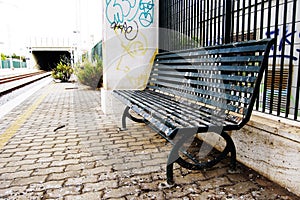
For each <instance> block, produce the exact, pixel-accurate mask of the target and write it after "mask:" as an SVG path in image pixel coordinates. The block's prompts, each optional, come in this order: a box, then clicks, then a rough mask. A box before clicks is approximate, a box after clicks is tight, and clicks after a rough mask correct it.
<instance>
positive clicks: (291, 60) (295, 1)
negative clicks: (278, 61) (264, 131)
mask: <svg viewBox="0 0 300 200" xmlns="http://www.w3.org/2000/svg"><path fill="white" fill-rule="evenodd" d="M296 14H297V0H294V4H293V12H292V32H291V33H292V35H291V41H295V34H294V33H295V31H296V30H295V29H296ZM289 55H290V59H289V74H288V83H287V102H286V107H285V110H286V111H287V112H286V113H285V117H286V118H288V116H289V114H290V106H291V105H290V104H291V99H290V96H292V84H293V83H292V80H293V57H294V42H292V43H291V47H290V53H289ZM298 69H299V65H298ZM299 78H300V77H299V76H298V77H297V79H298V80H299ZM298 90H299V88H298ZM295 112H296V109H295Z"/></svg>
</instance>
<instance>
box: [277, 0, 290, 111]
mask: <svg viewBox="0 0 300 200" xmlns="http://www.w3.org/2000/svg"><path fill="white" fill-rule="evenodd" d="M287 5H288V4H287V0H285V1H284V11H283V22H284V23H283V30H284V31H285V30H286V21H287ZM282 41H286V34H285V32H284V34H283V37H282ZM280 45H281V60H280V75H279V85H278V101H277V116H280V113H281V101H282V90H283V71H284V53H285V42H281V44H280ZM285 112H287V110H286V111H285Z"/></svg>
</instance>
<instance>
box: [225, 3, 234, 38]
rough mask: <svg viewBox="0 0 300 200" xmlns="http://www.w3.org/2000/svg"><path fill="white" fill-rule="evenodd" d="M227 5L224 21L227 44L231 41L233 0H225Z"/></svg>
mask: <svg viewBox="0 0 300 200" xmlns="http://www.w3.org/2000/svg"><path fill="white" fill-rule="evenodd" d="M224 3H225V5H224V7H225V20H224V21H225V23H224V26H225V27H224V28H225V36H224V42H225V44H227V43H230V35H231V7H232V2H231V0H225V1H224Z"/></svg>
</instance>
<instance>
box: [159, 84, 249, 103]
mask: <svg viewBox="0 0 300 200" xmlns="http://www.w3.org/2000/svg"><path fill="white" fill-rule="evenodd" d="M158 84H159V83H158ZM161 86H168V87H170V88H173V89H175V90H176V89H177V90H178V89H179V90H181V91H182V90H184V91H185V92H186V93H192V94H195V95H197V96H199V95H207V96H210V97H214V98H218V99H219V100H226V101H227V100H228V101H233V102H237V103H244V104H249V103H250V99H249V98H247V97H246V96H239V95H234V94H227V93H221V92H220V91H221V90H220V89H219V88H214V89H211V90H205V89H201V88H195V87H181V86H180V85H178V84H172V83H166V82H164V83H163V82H161ZM156 89H157V90H159V87H156Z"/></svg>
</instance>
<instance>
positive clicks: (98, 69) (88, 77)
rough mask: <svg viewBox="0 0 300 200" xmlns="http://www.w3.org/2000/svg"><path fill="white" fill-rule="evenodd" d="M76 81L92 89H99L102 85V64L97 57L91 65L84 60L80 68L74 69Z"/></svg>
mask: <svg viewBox="0 0 300 200" xmlns="http://www.w3.org/2000/svg"><path fill="white" fill-rule="evenodd" d="M75 74H76V76H77V78H78V81H79V82H80V83H82V84H84V85H88V86H90V87H91V88H93V89H96V88H101V87H102V84H103V64H102V60H101V59H100V58H99V57H96V59H95V61H94V62H93V63H92V62H90V61H88V60H87V59H85V61H84V62H83V63H82V65H81V66H78V67H76V69H75Z"/></svg>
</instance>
